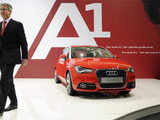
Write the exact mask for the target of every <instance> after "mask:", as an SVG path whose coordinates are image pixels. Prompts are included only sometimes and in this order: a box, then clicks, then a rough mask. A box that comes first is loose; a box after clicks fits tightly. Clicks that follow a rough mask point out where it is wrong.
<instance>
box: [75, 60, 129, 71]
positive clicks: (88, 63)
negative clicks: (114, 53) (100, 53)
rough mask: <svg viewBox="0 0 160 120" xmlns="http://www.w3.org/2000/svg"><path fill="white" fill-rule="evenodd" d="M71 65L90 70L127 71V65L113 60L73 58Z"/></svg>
mask: <svg viewBox="0 0 160 120" xmlns="http://www.w3.org/2000/svg"><path fill="white" fill-rule="evenodd" d="M72 64H73V65H76V66H81V67H86V68H91V69H128V68H129V67H131V65H129V64H128V63H126V62H124V61H121V60H118V59H115V58H74V59H72Z"/></svg>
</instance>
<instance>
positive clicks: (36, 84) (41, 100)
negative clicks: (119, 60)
mask: <svg viewBox="0 0 160 120" xmlns="http://www.w3.org/2000/svg"><path fill="white" fill-rule="evenodd" d="M15 85H16V89H17V96H18V100H19V108H18V109H17V110H14V111H10V112H6V113H4V115H3V117H2V118H0V120H75V119H76V120H89V119H90V120H114V119H115V118H117V117H120V116H122V115H125V114H127V113H129V112H133V111H135V110H138V109H141V108H145V107H149V106H152V105H156V104H159V101H160V94H159V89H160V80H155V79H137V88H136V89H135V90H133V91H132V92H131V96H128V97H122V96H121V97H116V98H115V97H109V96H104V95H102V96H99V95H98V96H97V95H90V96H88V95H78V96H75V97H71V96H68V95H67V93H66V89H65V87H64V86H63V85H61V84H58V85H57V84H55V82H54V80H53V79H16V80H15ZM8 103H9V102H8Z"/></svg>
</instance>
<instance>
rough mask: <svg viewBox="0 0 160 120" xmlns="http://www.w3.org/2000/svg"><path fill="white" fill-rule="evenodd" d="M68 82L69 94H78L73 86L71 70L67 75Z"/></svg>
mask: <svg viewBox="0 0 160 120" xmlns="http://www.w3.org/2000/svg"><path fill="white" fill-rule="evenodd" d="M66 82H67V93H68V95H70V96H74V95H76V91H75V90H74V89H73V86H72V78H71V75H70V73H69V72H68V73H67V75H66Z"/></svg>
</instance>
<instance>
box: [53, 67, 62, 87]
mask: <svg viewBox="0 0 160 120" xmlns="http://www.w3.org/2000/svg"><path fill="white" fill-rule="evenodd" d="M54 80H55V82H56V83H57V84H58V83H61V81H60V80H59V79H58V77H57V71H56V69H55V70H54Z"/></svg>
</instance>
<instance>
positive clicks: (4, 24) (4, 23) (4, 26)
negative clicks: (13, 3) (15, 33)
mask: <svg viewBox="0 0 160 120" xmlns="http://www.w3.org/2000/svg"><path fill="white" fill-rule="evenodd" d="M6 23H7V22H6V21H3V26H2V29H1V36H3V33H4V30H5V28H6Z"/></svg>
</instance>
